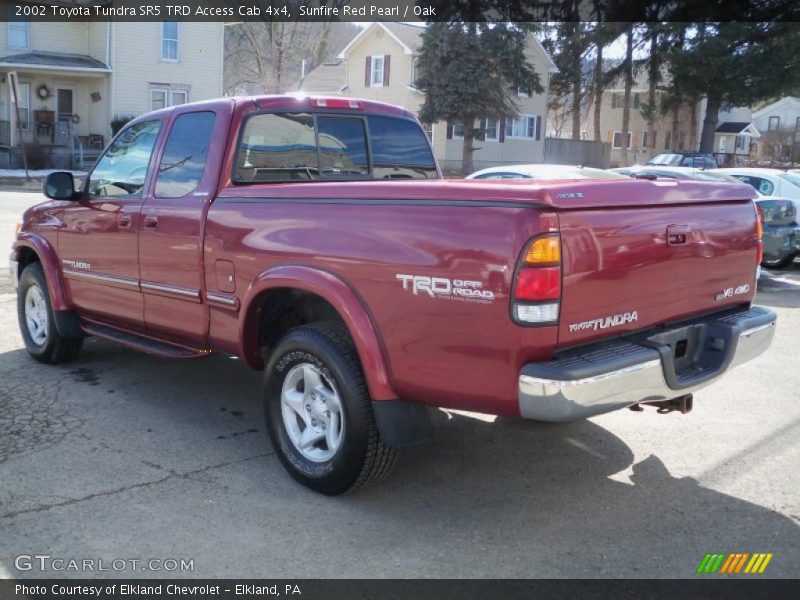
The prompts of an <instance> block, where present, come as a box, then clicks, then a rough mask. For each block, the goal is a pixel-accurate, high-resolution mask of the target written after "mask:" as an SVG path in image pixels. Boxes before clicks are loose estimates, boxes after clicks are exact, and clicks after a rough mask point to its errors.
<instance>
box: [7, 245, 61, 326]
mask: <svg viewBox="0 0 800 600" xmlns="http://www.w3.org/2000/svg"><path fill="white" fill-rule="evenodd" d="M12 248H13V250H14V252H15V253H16V255H17V260H18V261H20V259H21V258H22V249H23V248H29V249H31V250H32V251H33V252H35V253H36V256H37V257H38V258H39V262H40V263H41V265H42V269H43V270H44V276H45V278H46V279H47V290H48V292H50V303H51V305H52V307H53V310H54V311H62V310H71V309H72V305H71V303H70V300H69V294H68V293H67V288H66V286H65V285H64V278H63V277H62V275H61V267H60V264H59V262H58V255H57V254H56V251H55V250H54V249H53V247H52V246H51V245H50V242H48V241H47V240H46V239H44V238H43V237H42V236H40V235H37V234H35V233H20V234H18V235H17V239H16V240H15V241H14V244H13V245H12ZM20 262H21V261H20ZM21 268H22V265H21V264H20V269H21ZM21 274H22V273H21V272H20V275H21Z"/></svg>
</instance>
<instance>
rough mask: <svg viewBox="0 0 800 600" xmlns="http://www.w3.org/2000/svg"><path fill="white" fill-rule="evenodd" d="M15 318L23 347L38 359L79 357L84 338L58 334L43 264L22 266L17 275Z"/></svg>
mask: <svg viewBox="0 0 800 600" xmlns="http://www.w3.org/2000/svg"><path fill="white" fill-rule="evenodd" d="M17 318H18V320H19V329H20V333H21V334H22V340H23V342H25V349H26V350H27V351H28V354H30V355H31V356H32V357H33V358H35V359H36V360H38V361H39V362H43V363H47V364H57V363H63V362H68V361H71V360H74V359H75V358H77V357H78V354H79V353H80V351H81V347H82V346H83V338H65V337H63V336H61V335H59V333H58V330H57V329H56V322H55V318H54V317H53V306H52V303H51V302H50V293H49V292H48V290H47V280H46V279H45V277H44V271H43V270H42V265H41V264H40V263H38V262H36V263H32V264H30V265H28V266H27V267H25V269H24V270H23V271H22V275H21V276H20V279H19V287H18V288H17Z"/></svg>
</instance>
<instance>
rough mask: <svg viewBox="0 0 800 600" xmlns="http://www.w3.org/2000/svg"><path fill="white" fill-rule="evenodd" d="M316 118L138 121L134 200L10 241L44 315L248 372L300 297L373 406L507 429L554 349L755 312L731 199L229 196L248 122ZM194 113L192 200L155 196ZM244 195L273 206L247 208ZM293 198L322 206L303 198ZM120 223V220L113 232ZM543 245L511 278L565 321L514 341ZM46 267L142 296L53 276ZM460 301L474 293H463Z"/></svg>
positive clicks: (519, 187) (329, 192)
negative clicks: (545, 236)
mask: <svg viewBox="0 0 800 600" xmlns="http://www.w3.org/2000/svg"><path fill="white" fill-rule="evenodd" d="M337 102H340V103H342V102H349V100H348V99H344V100H341V99H337ZM358 102H359V103H360V104H359V108H358V109H349V108H344V107H342V108H336V109H334V110H337V111H341V112H353V113H355V114H369V113H380V114H387V115H396V116H398V117H403V118H408V117H409V116H410V115H409V113H408V112H407V111H405V110H404V109H401V108H397V107H392V106H389V105H384V104H380V103H375V102H369V101H363V100H359V101H358ZM314 103H315V101H313V100H312V99H308V98H303V97H267V98H245V99H237V100H235V101H234V100H231V99H225V100H220V101H214V102H207V103H198V104H190V105H184V106H181V107H179V108H176V109H165V110H162V111H159V112H157V113H155V114H154V115H148V116H145V117H142V119H144V118H147V119H152V118H154V117H155V118H160V119H162V121H163V126H162V130H161V132H160V134H159V137H158V140H157V141H156V146H155V150H154V160H153V161H151V165H150V167H149V170H148V175H147V183H146V186H145V193H144V195H143V198H141V199H138V200H122V201H120V200H117V201H114V200H112V201H109V202H106V203H100V202H91V203H90V202H83V203H74V202H47V203H45V204H43V205H40V206H38V207H35V208H34V209H32V210H30V211H28V213H27V214H26V219H25V224H24V226H23V233H21V234H20V236H19V238H18V241H17V246H20V245H26V246H29V247H31V248H32V249H33V250H34V251H36V252H37V254H39V255H40V258H41V260H42V262H43V264H44V265H45V272H46V274H47V277H48V282H49V285H50V287H51V295H52V296H53V298H54V303H58V306H59V307H60V308H74V309H76V310H77V311H78V312H79V313H80V314H81V315H82V316H84V317H88V318H91V319H93V320H95V321H97V322H100V323H103V324H106V325H110V326H116V327H120V328H124V329H126V330H128V331H130V332H132V333H137V334H139V335H142V336H146V337H149V338H152V339H159V340H164V341H168V342H171V343H174V344H181V345H183V346H188V347H192V348H196V349H198V350H203V349H211V350H217V351H223V352H228V353H232V354H235V355H237V356H240V357H242V358H243V359H244V360H245V361H246V362H247V363H248V364H250V365H251V366H252V367H254V368H261V367H262V366H263V361H262V357H261V356H260V354H259V338H258V325H259V316H260V307H261V304H260V303H261V302H262V301H263V300H264V298H266V297H268V294H270V293H271V292H272V291H274V290H277V289H282V288H287V287H291V288H296V289H300V290H305V291H308V292H312V293H314V294H317V295H319V296H321V297H322V298H324V299H326V300H327V301H328V302H329V303H331V304H332V305H333V306H334V307H335V308H336V309H337V311H338V312H339V314H340V315H341V317H342V319H343V321H344V322H345V324H346V325H347V327H348V329H349V331H350V333H351V335H352V337H353V339H354V341H355V345H356V348H357V350H358V354H359V356H360V358H361V361H362V365H363V367H364V372H365V375H366V378H367V381H368V385H369V389H370V393H371V394H372V396H373V398H375V399H378V400H381V399H389V398H395V397H399V398H403V399H406V400H410V401H416V402H424V403H429V404H434V405H438V406H446V407H453V408H460V409H465V410H477V411H483V412H488V413H495V414H507V415H515V414H518V408H517V378H518V374H519V369H520V367H521V366H522V365H524V364H525V363H528V362H532V361H537V360H549V359H550V358H552V356H553V353H554V352H555V350H556V349H557V348H559V347H565V346H571V345H575V344H580V343H585V342H587V341H590V340H592V339H596V338H601V337H605V336H616V335H619V334H620V333H623V332H624V331H627V330H633V329H642V328H648V327H652V326H654V325H658V324H661V323H664V322H668V321H671V320H675V319H679V318H682V317H686V316H690V315H693V314H698V313H703V312H713V311H716V310H721V309H723V308H726V307H728V306H730V305H731V304H749V303H750V302H751V301H752V299H753V294H754V291H755V281H754V276H755V270H754V265H755V258H756V253H757V247H758V240H757V236H756V232H755V227H754V211H753V208H752V206H751V202H750V201H749V200H747V198H749V197H750V196H751V195H752V190H751V189H750V188H749V186H745V185H741V186H738V185H730V184H713V183H704V182H660V181H657V182H653V181H644V180H630V181H598V182H591V181H579V182H578V181H558V182H538V183H531V182H530V181H527V182H526V181H508V180H505V181H476V180H471V181H452V180H450V181H441V180H438V181H402V180H394V181H355V182H346V181H336V182H326V181H314V182H304V183H278V184H254V185H235V184H233V183H232V181H231V173H232V166H233V164H234V155H235V146H236V140H237V139H238V133H239V128H240V125H241V122H242V119H243V118H245V117H246V116H247V114H249V113H251V112H253V111H255V110H297V111H312V112H313V111H315V110H323V109H319V108H315V107H314V106H313V104H314ZM316 103H317V104H318V103H319V102H318V101H316ZM190 111H214V112H216V113H217V125H216V129H215V133H214V140H215V141H214V143H213V144H212V148H211V150H210V151H209V157H208V162H207V165H206V171H205V175H204V176H203V179H202V182H201V184H200V186H199V187H198V189H197V192H198V194H197V195H190V196H186V197H184V198H176V199H158V198H154V196H153V189H154V176H155V165H157V164H159V158H160V156H161V155H162V153H163V151H164V146H165V143H166V138H167V135H168V133H169V129H170V126H171V123H172V122H173V121H174V119H175V118H176V117H177V115H178V114H180V113H185V112H190ZM579 194H582V196H580V197H576V195H579ZM236 199H241V201H239V200H236ZM259 199H260V200H264V199H268V200H269V201H268V202H263V201H256V202H253V200H259ZM309 199H316V201H318V200H319V199H323V200H325V201H326V202H327V203H307V202H303V201H304V200H306V201H308V200H309ZM248 200H250V202H248ZM337 201H339V202H341V203H336V202H337ZM444 201H452V202H455V203H454V204H453V203H451V204H446V205H442V204H441V203H442V202H444ZM120 213H125V215H126V216H127V217H129V220H130V225H128V226H126V227H123V228H122V230H120V225H119V223H120V221H119V219H118V217H119V214H120ZM676 223H679V224H681V225H686V226H687V233H686V237H687V239H686V243H685V244H681V245H677V246H670V245H668V244H667V228H668V227H669V226H670V225H673V224H676ZM146 224H148V226H147V227H146V226H145V225H146ZM544 232H558V233H560V235H561V254H562V262H561V266H560V267H558V266H545V267H522V268H521V270H520V278H519V282H518V288H517V293H518V294H522V295H524V296H525V297H528V298H533V297H535V298H536V299H542V300H543V299H549V298H560V299H561V318H560V322H559V324H558V325H555V326H544V327H521V326H518V325H515V324H514V323H513V322H512V321H511V318H510V303H511V297H510V296H511V293H512V286H513V279H514V273H515V268H516V265H517V263H518V261H519V259H520V254H521V253H522V251H523V250H524V249H525V248H526V244H528V242H529V241H530V240H531V239H532V238H533V237H534V236H536V235H539V234H541V233H544ZM62 258H70V259H73V260H83V261H86V262H89V263H91V271H92V272H93V273H100V274H111V275H115V276H119V277H124V278H128V279H132V280H134V281H136V282H140V283H139V284H138V286H134V287H133V288H131V287H130V286H129V287H127V288H123V287H120V286H119V285H115V284H113V283H112V284H107V283H105V284H100V283H89V282H84V281H81V282H78V281H76V280H73V279H67V280H64V279H62V277H61V264H60V263H61V260H60V259H62ZM529 271H530V272H529ZM534 272H535V273H534ZM398 275H399V276H400V277H398ZM231 279H232V281H231ZM426 282H427V284H426ZM459 282H460V284H459ZM465 282H466V283H465ZM742 283H747V284H750V286H751V288H750V291H749V292H748V293H747V294H744V295H740V296H737V297H735V298H731V299H729V300H727V301H724V302H717V301H716V300H714V294H715V293H716V292H719V291H721V290H722V289H723V288H727V287H730V286H736V285H739V284H742ZM418 284H421V286H420V285H418ZM153 285H155V286H158V285H167V286H169V287H171V288H172V291H166V292H165V291H163V290H158V289H155V290H154V289H150V287H152V286H153ZM426 285H427V286H428V287H427V288H426V287H425V286H426ZM148 286H150V287H148ZM476 286H477V288H476ZM454 288H458V289H460V290H461V292H460V293H455V292H453V291H452V290H453V289H454ZM475 289H479V290H480V291H481V292H488V293H489V294H488V296H489V298H486V297H481V298H475V297H473V296H471V295H470V294H471V293H474V290H475ZM176 290H177V292H178V293H176ZM434 290H435V291H434ZM444 290H447V292H446V293H445V292H444ZM463 290H467V292H464V291H463ZM195 291H196V292H197V295H196V296H192V293H194V292H195ZM415 292H416V293H415ZM182 293H183V295H182ZM70 294H71V296H72V297H70ZM207 295H209V296H211V298H212V299H211V300H210V301H206V298H207ZM226 301H228V302H229V303H230V304H229V305H228V306H226V305H224V303H225V302H226ZM631 310H635V311H637V312H638V315H639V317H638V320H637V321H636V322H634V323H628V324H626V325H625V326H623V327H619V328H615V329H614V330H613V331H607V330H597V331H595V330H587V329H583V330H580V331H573V330H571V329H570V327H569V325H570V324H574V323H579V322H582V321H587V320H592V319H598V318H603V317H608V316H613V315H615V314H618V313H621V312H627V311H631Z"/></svg>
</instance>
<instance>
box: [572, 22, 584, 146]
mask: <svg viewBox="0 0 800 600" xmlns="http://www.w3.org/2000/svg"><path fill="white" fill-rule="evenodd" d="M573 25H574V29H573V34H572V38H573V43H574V44H575V47H579V46H580V42H581V26H582V24H581V23H573ZM572 63H573V64H572V139H573V140H579V139H581V92H582V91H583V90H582V89H581V87H582V83H583V68H582V61H581V55H580V53H579V52H573V53H572Z"/></svg>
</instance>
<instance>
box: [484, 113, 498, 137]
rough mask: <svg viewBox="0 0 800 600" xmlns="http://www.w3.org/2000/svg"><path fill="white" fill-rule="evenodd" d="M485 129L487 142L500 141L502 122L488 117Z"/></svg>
mask: <svg viewBox="0 0 800 600" xmlns="http://www.w3.org/2000/svg"><path fill="white" fill-rule="evenodd" d="M483 128H484V130H485V131H486V140H487V141H493V142H496V141H497V140H498V139H499V136H498V134H499V132H500V121H499V120H498V119H497V117H486V120H485V121H484V124H483Z"/></svg>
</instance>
